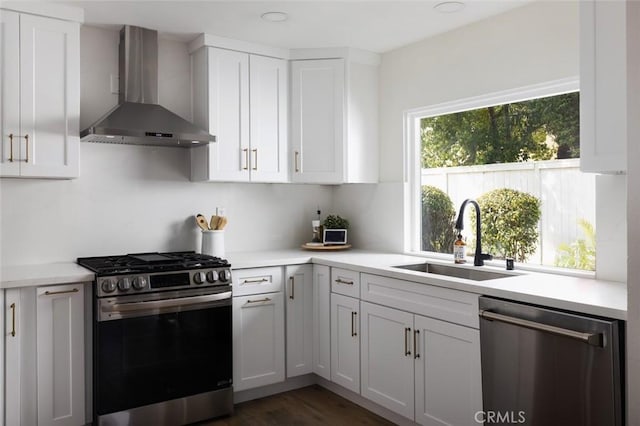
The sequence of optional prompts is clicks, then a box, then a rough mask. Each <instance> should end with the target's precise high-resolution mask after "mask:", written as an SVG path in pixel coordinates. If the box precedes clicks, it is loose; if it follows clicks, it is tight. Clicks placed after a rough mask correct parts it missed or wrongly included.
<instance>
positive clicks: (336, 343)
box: [331, 293, 360, 393]
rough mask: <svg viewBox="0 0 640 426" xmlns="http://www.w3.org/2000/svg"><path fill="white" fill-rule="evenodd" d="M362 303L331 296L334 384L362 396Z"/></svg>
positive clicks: (332, 375)
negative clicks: (360, 333) (360, 331)
mask: <svg viewBox="0 0 640 426" xmlns="http://www.w3.org/2000/svg"><path fill="white" fill-rule="evenodd" d="M359 314H360V301H359V300H358V299H355V298H353V297H348V296H343V295H340V294H335V293H332V294H331V381H333V382H335V383H337V384H339V385H341V386H343V387H345V388H347V389H349V390H350V391H353V392H356V393H360V335H359V330H360V323H359V321H360V318H359V317H360V315H359Z"/></svg>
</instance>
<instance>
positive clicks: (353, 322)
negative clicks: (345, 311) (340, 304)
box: [351, 312, 358, 337]
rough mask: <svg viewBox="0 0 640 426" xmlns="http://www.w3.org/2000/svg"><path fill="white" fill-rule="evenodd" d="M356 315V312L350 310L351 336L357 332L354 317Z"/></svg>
mask: <svg viewBox="0 0 640 426" xmlns="http://www.w3.org/2000/svg"><path fill="white" fill-rule="evenodd" d="M357 316H358V313H357V312H351V337H354V336H357V335H358V332H357V331H356V318H357Z"/></svg>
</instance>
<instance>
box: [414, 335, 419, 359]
mask: <svg viewBox="0 0 640 426" xmlns="http://www.w3.org/2000/svg"><path fill="white" fill-rule="evenodd" d="M418 336H420V330H413V359H418V358H420V354H419V353H418V339H419V337H418Z"/></svg>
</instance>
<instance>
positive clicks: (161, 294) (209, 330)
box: [78, 252, 233, 426]
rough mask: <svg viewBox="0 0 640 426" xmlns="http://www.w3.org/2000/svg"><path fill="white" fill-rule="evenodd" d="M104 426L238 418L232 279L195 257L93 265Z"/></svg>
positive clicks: (98, 409)
mask: <svg viewBox="0 0 640 426" xmlns="http://www.w3.org/2000/svg"><path fill="white" fill-rule="evenodd" d="M78 263H79V264H80V265H82V266H84V267H86V268H89V269H91V270H92V271H94V272H95V273H96V281H95V285H94V291H93V293H94V298H93V306H94V307H93V332H94V335H93V407H94V424H95V425H151V424H152V425H157V426H159V425H184V424H189V423H194V422H198V421H202V420H205V419H209V418H212V417H217V416H221V415H225V414H230V413H231V412H232V411H233V389H232V375H233V365H232V329H231V327H232V318H231V270H230V266H231V265H229V263H228V262H227V261H226V260H222V259H220V258H217V257H213V256H207V255H201V254H198V253H194V252H175V253H139V254H129V255H123V256H104V257H85V258H79V259H78Z"/></svg>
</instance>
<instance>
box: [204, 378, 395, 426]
mask: <svg viewBox="0 0 640 426" xmlns="http://www.w3.org/2000/svg"><path fill="white" fill-rule="evenodd" d="M392 424H393V423H391V422H388V421H387V420H385V419H383V418H382V417H379V416H377V415H375V414H373V413H371V412H370V411H367V410H365V409H364V408H362V407H360V406H359V405H356V404H354V403H352V402H350V401H348V400H346V399H344V398H342V397H341V396H338V395H336V394H335V393H333V392H330V391H328V390H326V389H324V388H323V387H321V386H318V385H312V386H308V387H306V388H302V389H296V390H293V391H289V392H285V393H281V394H278V395H272V396H268V397H266V398H261V399H255V400H253V401H247V402H243V403H241V404H237V405H236V406H235V413H234V414H233V416H229V417H223V418H220V419H217V420H214V421H209V422H206V423H203V424H202V425H201V426H227V425H229V426H232V425H233V426H237V425H251V426H272V425H274V426H275V425H283V426H284V425H351V426H356V425H392Z"/></svg>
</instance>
